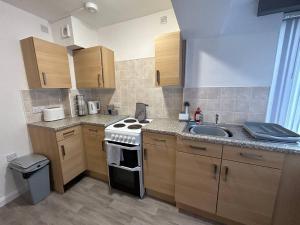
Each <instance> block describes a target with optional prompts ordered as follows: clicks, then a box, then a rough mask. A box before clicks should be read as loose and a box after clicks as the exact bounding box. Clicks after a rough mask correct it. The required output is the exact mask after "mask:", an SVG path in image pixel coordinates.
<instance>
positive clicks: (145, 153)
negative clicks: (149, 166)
mask: <svg viewBox="0 0 300 225" xmlns="http://www.w3.org/2000/svg"><path fill="white" fill-rule="evenodd" d="M144 160H147V149H146V148H144Z"/></svg>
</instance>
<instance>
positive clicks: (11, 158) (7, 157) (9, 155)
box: [6, 152, 17, 162]
mask: <svg viewBox="0 0 300 225" xmlns="http://www.w3.org/2000/svg"><path fill="white" fill-rule="evenodd" d="M15 158H17V153H15V152H13V153H10V154H8V155H6V161H7V162H11V161H13V160H14V159H15Z"/></svg>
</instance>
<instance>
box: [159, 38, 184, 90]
mask: <svg viewBox="0 0 300 225" xmlns="http://www.w3.org/2000/svg"><path fill="white" fill-rule="evenodd" d="M182 43H183V42H182V39H181V35H180V32H173V33H167V34H163V35H161V36H159V37H157V38H156V39H155V69H156V85H157V86H161V87H163V86H182V80H183V78H182Z"/></svg>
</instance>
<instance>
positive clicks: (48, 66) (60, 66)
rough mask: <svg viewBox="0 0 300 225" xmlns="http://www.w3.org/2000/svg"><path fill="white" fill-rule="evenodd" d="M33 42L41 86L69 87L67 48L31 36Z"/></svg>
mask: <svg viewBox="0 0 300 225" xmlns="http://www.w3.org/2000/svg"><path fill="white" fill-rule="evenodd" d="M33 42H34V49H35V54H36V61H37V65H38V71H39V76H40V80H41V85H42V87H44V88H70V87H71V78H70V70H69V61H68V54H67V49H66V48H65V47H63V46H60V45H57V44H54V43H51V42H48V41H44V40H41V39H38V38H33Z"/></svg>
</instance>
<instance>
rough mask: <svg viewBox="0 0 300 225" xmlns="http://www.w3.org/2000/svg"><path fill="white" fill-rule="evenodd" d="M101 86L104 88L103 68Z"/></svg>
mask: <svg viewBox="0 0 300 225" xmlns="http://www.w3.org/2000/svg"><path fill="white" fill-rule="evenodd" d="M102 84H103V87H104V76H103V68H102Z"/></svg>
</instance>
